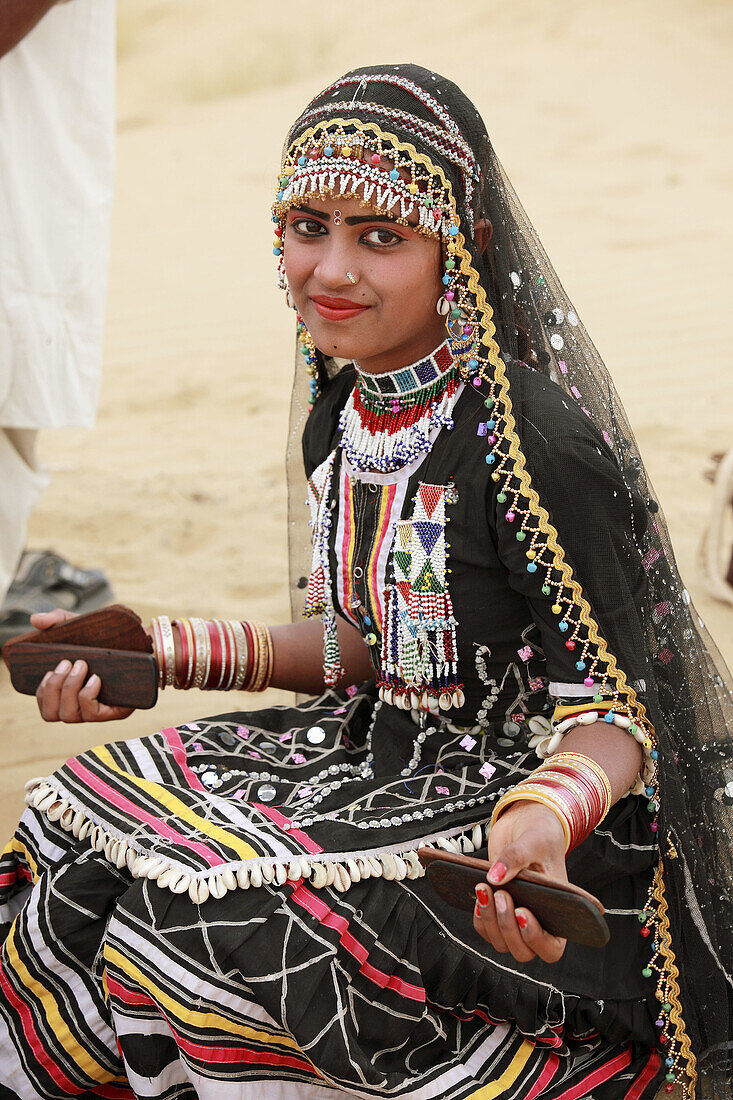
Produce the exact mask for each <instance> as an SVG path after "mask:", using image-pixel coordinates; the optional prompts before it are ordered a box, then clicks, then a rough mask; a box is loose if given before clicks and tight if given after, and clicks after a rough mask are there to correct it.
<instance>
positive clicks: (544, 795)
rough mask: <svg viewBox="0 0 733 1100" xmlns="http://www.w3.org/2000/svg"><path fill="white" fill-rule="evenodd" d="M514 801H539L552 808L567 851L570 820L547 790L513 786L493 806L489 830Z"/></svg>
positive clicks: (569, 837)
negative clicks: (560, 828) (560, 826)
mask: <svg viewBox="0 0 733 1100" xmlns="http://www.w3.org/2000/svg"><path fill="white" fill-rule="evenodd" d="M514 802H538V803H540V805H542V806H546V807H547V809H548V810H552V812H553V813H554V814H555V816H556V817H557V819H558V821H559V822H560V824H561V825H562V831H563V835H564V837H565V851H566V852H567V850H568V848H569V847H570V840H571V836H572V834H571V832H570V822H569V821H568V819H567V816H566V814H565V811H564V808H563V806H562V804H561V803H560V801H559V800H557V801H556V800H555V799H554V798H553V797H552V795H551V794H550V793H549V792H548V791H539V790H533V789H532V787H527V788H526V789H523V788H522V786H521V785H520V786H518V787H514V788H513V789H512V790H511V791H507V793H506V794H504V795H502V797H501V798H500V799H499V801H498V803H497V804H496V806H495V807H494V812H493V814H492V815H491V822H490V825H489V829H490V830H491V828H493V826H494V824H495V823H496V821H497V820H498V819H499V817H500V816H501V814H502V813H503V812H504V810H505V809H506V808H507V806H510V805H512V803H514Z"/></svg>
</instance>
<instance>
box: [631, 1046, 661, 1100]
mask: <svg viewBox="0 0 733 1100" xmlns="http://www.w3.org/2000/svg"><path fill="white" fill-rule="evenodd" d="M661 1064H662V1058H661V1055H660V1053H659V1051H658V1050H653V1051H652V1052H651V1054H650V1055H649V1061H648V1062H647V1064H646V1065H645V1066H644V1069H643V1070H642V1071H641V1075H640V1076H639V1077H638V1078H637V1079H636V1081H635V1082H634V1084H633V1085H632V1086H631V1088H630V1089H629V1091H628V1092H627V1093H626V1096H624V1100H639V1097H640V1096H641V1094H642V1092H643V1091H644V1089H645V1088H646V1087H647V1085H648V1084H649V1082H650V1081H653V1080H654V1078H655V1077H656V1075H657V1073H658V1072H659V1067H660V1066H661Z"/></svg>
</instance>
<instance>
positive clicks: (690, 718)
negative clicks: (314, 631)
mask: <svg viewBox="0 0 733 1100" xmlns="http://www.w3.org/2000/svg"><path fill="white" fill-rule="evenodd" d="M381 74H390V75H391V76H392V77H393V78H394V77H398V78H401V80H402V81H410V82H413V83H414V84H415V85H418V86H419V87H420V88H423V89H425V90H426V91H427V92H429V93H430V95H431V96H433V97H435V98H436V99H437V100H438V101H439V102H440V103H441V104H442V105H443V106H444V107H445V108H446V110H447V112H448V113H449V115H450V116H451V118H452V119H453V120H454V121H455V122H456V123H457V125H458V128H459V130H460V133H461V135H462V137H463V138H464V140H465V141H467V142H468V144H469V145H470V147H471V149H472V150H473V153H474V156H475V159H476V162H477V164H478V166H479V174H478V176H477V177H476V178H474V180H473V185H472V188H470V189H469V190H471V189H472V192H473V193H472V195H470V196H469V197H468V202H469V203H470V206H469V205H467V194H466V186H465V179H464V177H463V176H462V174H461V173H460V172H459V171H458V170H457V168H456V167H455V165H454V164H453V163H452V162H451V161H450V160H449V159H447V158H446V157H441V155H440V153H439V152H438V151H436V148H435V147H434V146H433V145H428V144H421V142H420V139H419V138H417V137H416V134H415V132H414V131H413V130H410V129H408V128H406V127H403V126H402V125H401V120H402V118H403V116H402V115H401V114H400V112H408V113H409V114H411V115H413V116H415V117H417V118H420V119H423V120H424V121H425V122H429V123H433V124H434V123H435V117H434V115H433V114H431V112H430V111H429V110H428V108H427V107H426V106H425V105H424V104H423V103H422V102H421V101H420V99H419V98H417V97H416V96H415V95H414V94H412V93H411V92H410V91H408V90H406V88H405V87H404V86H400V84H397V85H395V84H394V83H392V82H390V83H387V82H384V81H382V80H379V79H378V77H379V76H380V75H381ZM348 75H349V77H350V78H352V79H350V80H349V81H348V82H347V83H345V84H344V83H341V84H340V86H339V87H338V88H335V89H326V91H325V92H323V93H321V95H320V96H318V97H317V98H316V99H315V100H314V101H313V103H312V104H311V105H310V108H309V110H311V111H312V109H313V108H314V107H315V108H320V109H321V110H322V112H324V113H325V116H326V117H328V113H329V112H332V113H335V114H341V115H342V116H343V115H346V116H349V117H354V116H355V117H357V118H359V119H363V120H367V121H369V120H371V121H375V122H378V123H379V124H380V126H381V127H382V128H383V129H384V130H387V131H389V132H390V133H392V134H394V135H395V136H396V137H397V138H398V139H399V140H400V141H405V142H409V143H411V144H412V145H414V146H416V147H417V148H418V151H420V152H425V153H427V155H428V156H429V157H430V158H431V160H432V161H433V163H435V164H437V165H439V166H440V167H441V168H442V170H443V172H444V173H445V175H446V176H447V177H448V179H449V181H450V183H451V186H452V189H453V194H454V195H455V196H456V199H457V201H458V206H459V214H460V217H461V229H462V232H463V233H464V235H465V237H466V241H467V246H468V248H469V250H470V252H471V257H472V261H473V265H474V267H475V270H476V271H477V272H478V274H479V278H480V283H481V286H482V287H483V289H484V291H485V293H486V296H487V298H488V301H489V304H490V306H491V309H492V311H493V323H494V325H495V327H496V335H495V339H496V341H497V343H498V345H499V349H500V353H501V356H502V358H503V359H504V360H505V361H506V362H510V361H514V360H521V361H523V362H524V363H525V364H527V369H528V370H532V369H533V370H536V371H539V372H541V373H543V374H545V375H546V376H547V377H549V378H550V379H551V380H552V381H553V382H554V383H556V384H557V386H559V387H560V388H561V389H562V390H563V391H564V394H565V395H566V399H567V400H568V402H573V403H575V404H576V405H578V406H579V407H580V409H582V411H583V413H584V414H585V415H586V416H587V417H588V418H589V420H590V421H591V422H592V424H593V425H594V427H595V429H596V431H597V432H598V433H600V435H602V438H603V441H604V442H605V445H606V447H607V449H608V453H609V454H610V456H612V460H613V461H614V462H615V463H616V464H617V466H618V469H619V470H620V472H621V476H622V479H623V483H624V486H625V488H626V490H627V492H628V501H627V502H625V506H626V507H627V510H628V516H629V530H628V537H629V543H630V546H631V547H632V549H633V551H634V560H635V561H636V562H637V563H641V574H640V575H641V581H640V583H638V584H636V585H634V599H633V601H629V600H622V599H621V598H619V599H618V600H616V599H615V598H614V593H613V592H608V591H604V585H603V577H604V552H605V551H604V547H603V545H602V544H599V545H597V546H595V547H594V552H593V553H589V554H588V556H587V560H584V561H583V562H582V563H581V562H572V563H571V564H572V565H573V568H574V569H575V570H576V571H577V579H578V580H579V582H580V583H581V585H582V586H583V589H584V591H588V592H589V593H590V594H589V596H588V598H589V600H590V602H591V606H592V609H593V613H594V615H595V617H596V620H597V622H598V624H599V627H600V630H601V632H602V633H603V635H604V637H605V639H606V642H607V644H608V647H609V649H610V650H611V651H612V652H613V654H614V655H615V658H616V661H617V663H618V666H619V667H620V668H621V669H624V670H625V671H626V673H627V675H628V677H629V679H630V680H631V681H633V685H634V687H635V689H636V691H637V692H638V694H639V697H640V698H641V699H642V700H643V703H644V705H645V707H646V710H647V714H648V717H649V719H650V721H651V722H652V723H653V725H654V728H655V731H656V737H657V742H658V752H659V760H658V775H659V799H660V805H659V811H658V832H657V837H658V841H659V849H660V860H661V870H662V874H661V878H660V879H659V885H658V890H657V896H656V898H655V902H654V904H655V905H656V906H657V909H658V910H659V909H662V910H663V909H664V908H665V906H666V908H667V911H668V919H669V936H670V937H671V943H670V945H669V946H671V951H670V950H669V949H668V946H667V945H666V943H662V944H661V946H662V948H663V954H666V956H667V963H666V965H667V966H668V967H669V966H672V967H675V966H676V968H677V969H678V971H679V974H678V977H677V981H678V983H679V991H680V996H679V1001H680V1006H679V1007H680V1008H681V1015H682V1020H683V1022H684V1028H683V1029H680V1028H678V1029H677V1032H678V1035H683V1036H684V1034H685V1033H686V1036H687V1037H688V1038H689V1042H690V1044H691V1050H692V1053H693V1055H694V1060H693V1059H689V1058H688V1059H685V1058H684V1049H683V1057H682V1061H683V1062H684V1061H685V1060H686V1061H687V1064H688V1069H690V1068H692V1070H693V1073H694V1072H695V1071H696V1073H697V1082H696V1085H695V1088H694V1095H695V1096H696V1097H697V1098H699V1100H730V1096H731V1095H732V1094H733V1089H732V1088H731V1071H732V1068H733V1067H732V1065H731V1063H732V1061H733V1039H732V1036H731V1021H732V1020H733V957H732V952H731V943H732V935H731V933H732V931H733V929H732V924H733V920H732V914H731V904H730V898H731V884H732V880H733V866H732V860H731V847H730V838H731V824H732V807H733V793H730V792H733V752H732V744H731V735H730V729H731V727H732V726H733V698H732V695H731V679H730V673H729V672H728V670H727V669H726V668H725V665H724V664H723V661H722V659H721V657H720V654H719V653H718V651H717V649H716V648H715V645H714V643H713V642H712V640H711V639H710V637H709V636H708V634H707V633H706V631H705V628H704V626H703V624H702V622H701V620H700V618H699V616H698V615H697V613H696V611H695V608H694V606H693V605H692V602H691V600H690V596H689V593H688V592H687V590H686V589H685V587H684V585H683V582H682V580H681V579H680V576H679V573H678V570H677V566H676V563H675V558H674V553H673V550H672V546H671V543H670V539H669V534H668V531H667V526H666V523H665V520H664V516H663V514H662V511H661V509H660V507H659V504H658V503H657V501H656V499H655V496H654V491H653V488H652V486H651V484H650V482H649V479H648V476H647V472H646V469H645V467H644V463H643V461H642V458H641V455H640V453H639V449H638V446H637V444H636V440H635V439H634V435H633V433H632V430H631V427H630V425H629V422H628V420H627V417H626V414H625V411H624V408H623V406H622V404H621V401H620V400H619V398H618V395H617V394H616V391H615V388H614V384H613V380H612V378H611V376H610V374H609V372H608V370H607V369H606V367H605V365H604V363H603V361H602V359H601V357H600V355H599V354H598V351H597V350H596V348H595V346H594V345H593V342H592V340H591V339H590V337H589V335H588V333H587V332H586V330H585V328H584V326H583V324H582V322H581V321H580V319H579V317H578V315H577V313H576V312H575V310H574V308H573V304H572V302H571V301H570V300H569V298H568V296H567V295H566V293H565V291H564V290H563V288H562V285H561V283H560V280H559V279H558V276H557V274H556V272H555V270H554V268H553V266H552V264H551V263H550V261H549V259H548V258H547V256H546V254H545V251H544V249H543V247H542V244H541V243H540V241H539V239H538V237H537V234H536V232H535V230H534V229H533V227H532V225H531V223H530V221H529V219H528V217H527V215H526V214H525V212H524V210H523V209H522V206H521V205H520V203H519V200H518V199H517V197H516V195H515V193H514V190H513V188H512V186H511V184H510V182H509V180H508V179H507V177H506V174H505V172H504V170H503V168H502V166H501V164H500V163H499V160H498V158H497V157H496V154H495V153H494V150H493V148H492V146H491V143H490V141H489V138H488V136H487V133H486V128H485V126H484V123H483V121H482V119H481V118H480V116H479V113H478V112H477V110H476V108H475V107H474V105H473V104H472V103H471V102H470V101H469V100H468V99H467V98H466V97H465V96H464V95H463V93H462V92H461V91H460V90H459V89H458V88H457V87H456V86H455V85H454V84H453V83H451V82H450V81H448V80H446V79H444V78H442V77H440V76H438V75H436V74H434V73H431V72H429V71H427V70H424V69H421V68H419V67H417V66H414V65H400V66H379V67H375V68H364V69H360V70H357V71H355V72H354V73H353V74H348ZM338 103H341V104H343V103H346V104H348V105H349V108H350V109H349V110H343V111H341V110H337V109H336V108H335V105H336V104H338ZM375 104H376V105H380V106H381V107H383V108H388V109H389V110H391V111H394V112H395V114H394V117H393V119H392V120H390V117H389V116H385V114H384V113H381V112H380V113H377V112H374V111H371V112H370V105H375ZM303 117H304V118H305V120H306V121H305V122H304V121H303V119H301V120H298V122H296V123H295V125H294V126H293V128H292V130H291V133H290V135H289V138H288V142H287V143H286V144H287V145H289V144H290V142H291V141H292V139H293V138H294V137H295V136H297V135H298V134H299V133H300V132H302V131H303V129H304V128H305V126H306V125H308V124H309V123H310V121H311V120H312V115H311V116H308V115H304V116H303ZM488 223H490V225H491V227H492V232H491V236H490V239H488V240H486V239H485V238H486V233H485V232H484V228H483V227H485V226H486V225H487V224H488ZM472 227H473V228H472ZM318 369H319V372H320V374H321V377H320V384H321V387H322V388H323V387H326V386H327V385H328V378H329V375H330V374H332V373H333V372H334V371H335V370H337V369H338V364H334V363H333V362H331V361H326V360H325V359H323V358H322V357H320V356H319V359H318ZM512 389H513V392H512V394H511V397H512V402H513V405H514V410H515V417H516V420H517V424H520V423H522V415H523V410H522V392H521V387H519V388H518V389H517V388H514V387H513V388H512ZM515 391H516V392H515ZM307 408H308V403H307V383H306V379H305V371H304V364H303V361H302V358H301V356H300V353H297V352H296V375H295V383H294V388H293V398H292V415H291V434H290V442H289V453H288V470H289V486H290V500H291V504H290V516H289V522H290V546H291V581H292V593H293V609H294V613H295V614H300V612H301V610H302V606H303V595H304V592H303V589H304V586H305V576H306V573H307V561H308V551H307V549H306V548H307V545H308V541H309V540H308V529H307V525H306V522H305V509H304V507H303V501H304V499H305V488H304V482H303V474H302V458H301V452H300V436H301V435H302V429H303V424H304V422H305V417H306V415H307ZM534 428H535V429H536V431H537V432H538V433H540V434H542V425H534ZM523 442H524V445H525V447H526V450H527V455H528V469H529V470H530V473H531V475H532V477H533V483H534V484H535V488H536V489H537V491H538V493H539V495H540V499H541V500H542V498H543V495H545V496H546V497H549V498H550V499H551V498H552V487H551V486H543V485H542V471H541V469H539V468H535V467H534V466H533V463H532V461H531V457H532V456H531V440H530V439H529V437H528V438H527V439H526V440H524V441H523ZM554 445H555V446H557V448H558V449H560V450H561V453H560V454H559V455H557V458H556V461H557V462H562V461H564V460H565V459H564V454H565V452H564V451H562V448H563V441H562V440H557V441H555V443H554ZM567 462H568V463H574V464H575V465H574V469H575V470H576V471H578V472H577V481H578V493H579V499H578V500H576V501H575V506H574V510H573V512H574V514H575V515H580V516H581V517H582V518H584V521H585V522H586V523H587V524H588V525H589V528H592V524H593V516H592V515H589V514H586V513H585V512H584V511H583V508H582V503H583V500H582V497H583V485H582V471H579V470H578V467H577V455H574V454H573V453H572V449H571V448H568V451H567ZM589 497H592V493H590V494H589ZM579 505H580V507H579ZM549 511H550V520H551V522H554V520H553V512H552V508H551V507H550V508H549ZM557 527H558V531H559V532H560V542H561V543H562V529H561V525H560V523H559V522H558V523H557ZM662 924H664V922H662ZM656 935H657V937H658V938H659V937H661V938H662V939H665V938H666V932H660V931H657V932H656ZM671 1012H672V1019H673V1023H674V1021H675V1019H676V1013H677V1005H675V1004H672V1006H671ZM683 1048H684V1038H683Z"/></svg>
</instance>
